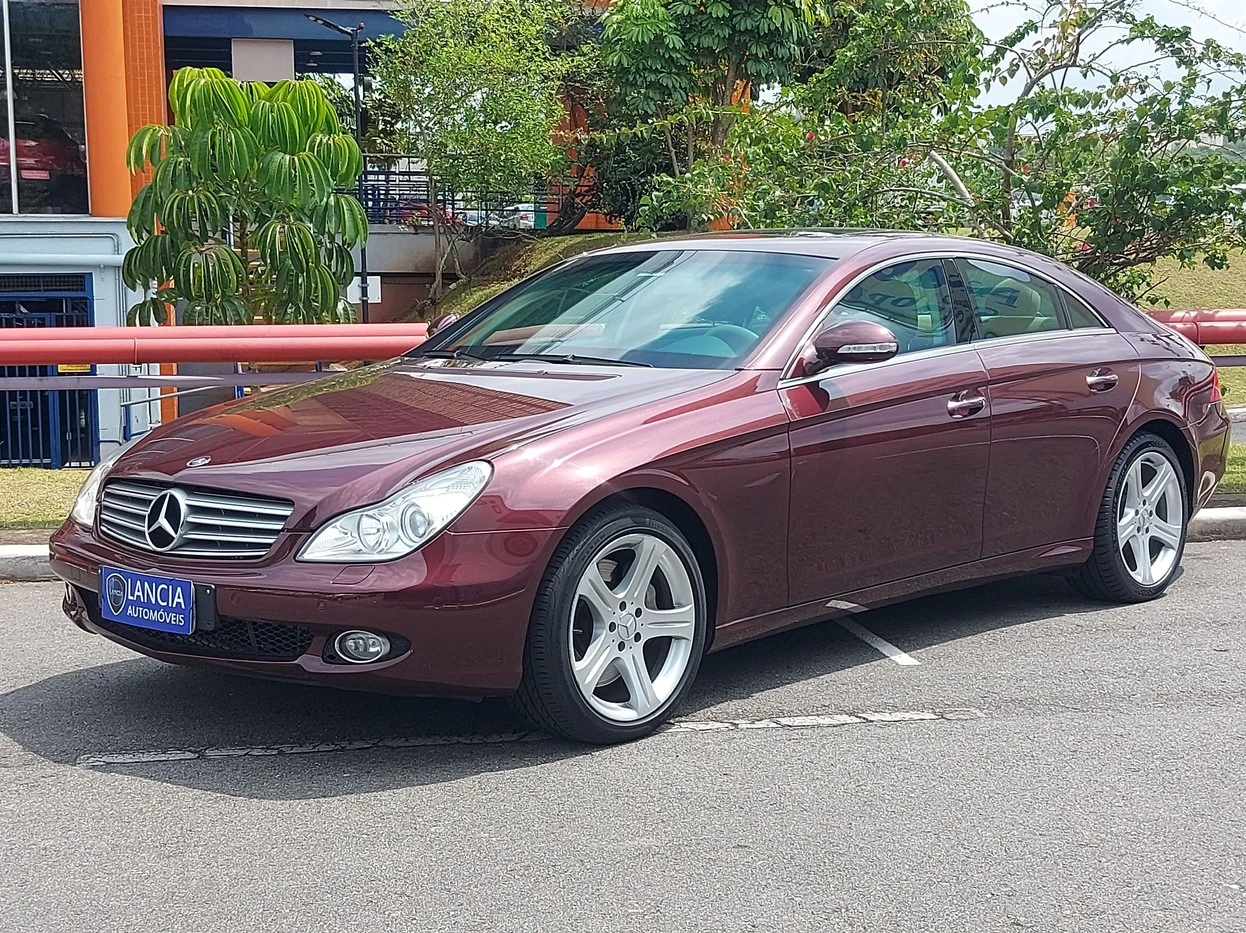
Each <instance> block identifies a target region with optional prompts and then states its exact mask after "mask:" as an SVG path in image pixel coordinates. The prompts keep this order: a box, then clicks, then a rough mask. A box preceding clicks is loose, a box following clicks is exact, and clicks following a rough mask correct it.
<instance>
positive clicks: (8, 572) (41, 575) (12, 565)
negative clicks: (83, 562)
mask: <svg viewBox="0 0 1246 933" xmlns="http://www.w3.org/2000/svg"><path fill="white" fill-rule="evenodd" d="M1243 511H1246V510H1243ZM55 579H56V575H55V574H53V573H52V568H51V567H50V566H48V546H47V545H46V544H0V582H7V583H45V582H47V581H49V580H55Z"/></svg>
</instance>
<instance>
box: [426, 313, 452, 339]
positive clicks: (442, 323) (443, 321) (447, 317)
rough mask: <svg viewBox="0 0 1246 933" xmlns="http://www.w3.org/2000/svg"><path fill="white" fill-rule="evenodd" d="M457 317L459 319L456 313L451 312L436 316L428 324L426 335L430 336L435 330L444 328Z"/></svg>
mask: <svg viewBox="0 0 1246 933" xmlns="http://www.w3.org/2000/svg"><path fill="white" fill-rule="evenodd" d="M458 319H459V316H458V315H457V314H453V313H451V314H443V315H442V316H441V317H439V318H437V319H436V320H435V321H433V322H432V323H431V324H429V325H428V336H430V337H431V336H432V335H433V334H435V333H437V331H439V330H445V329H446V328H447V327H449V326H450V325H451V324H453V323H454V322H455V321H457V320H458Z"/></svg>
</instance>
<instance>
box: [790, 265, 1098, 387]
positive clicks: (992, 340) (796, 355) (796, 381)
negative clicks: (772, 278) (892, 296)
mask: <svg viewBox="0 0 1246 933" xmlns="http://www.w3.org/2000/svg"><path fill="white" fill-rule="evenodd" d="M923 259H951V260H953V261H955V260H957V259H979V260H981V261H982V262H993V263H996V264H998V265H1003V266H1010V267H1012V268H1016V269H1018V271H1020V272H1024V273H1026V274H1027V275H1033V276H1035V277H1037V278H1039V279H1041V280H1042V281H1044V282H1046V283H1047V284H1048V285H1051V286H1053V287H1054V288H1056V289H1059V290H1060V291H1061V292H1062V293H1063V292H1069V294H1073V293H1072V292H1071V291H1070V290H1069V289H1068V288H1066V287H1065V286H1063V285H1061V284H1060V283H1059V282H1057V281H1055V280H1054V279H1052V278H1051V277H1050V276H1047V275H1045V274H1043V273H1042V272H1040V271H1038V270H1036V269H1035V270H1031V269H1028V268H1025V267H1018V266H1017V264H1016V263H1015V262H1009V261H1008V260H1007V259H1000V258H998V257H996V256H987V255H983V254H982V253H976V252H973V251H970V250H929V251H925V252H920V253H912V254H910V255H908V256H903V257H898V258H897V257H894V256H893V257H891V258H890V259H882V260H879V261H878V262H877V263H876V264H874V265H872V266H870V267H869V268H868V269H866V270H864V271H863V272H860V273H858V274H857V275H855V276H853V277H852V278H851V279H849V280H848V282H847V283H846V284H845V285H844V287H843V288H842V289H841V290H840V292H839V294H838V295H836V296H835V300H834V301H832V302H831V303H830V304H828V305H827V306H826V307H825V308H823V309H822V312H821V313H820V314H819V315H818V316H817V317H815V318H814V320H813V323H812V324H810V325H809V327H808V328H806V329H805V332H804V334H802V335H801V338H800V340H798V341H797V343H796V348H795V349H794V350H793V351H792V353H791V355H790V356H789V357H788V360H787V364H786V365H784V367H783V368H782V369H781V370H780V372H781V373H785V374H790V373H791V371H792V367H793V366H795V365H796V361H797V360H798V359H800V354H801V351H802V350H804V349H805V347H806V346H808V344H809V341H811V340H812V339H813V336H814V334H816V333H817V332H818V326H819V325H820V324H821V323H822V322H823V321H825V320H826V319H827V317H829V316H830V314H831V312H832V311H834V310H835V308H836V307H838V306H839V303H840V301H841V300H843V298H844V297H845V296H846V295H848V294H849V293H850V292H851V291H852V290H853V289H854V288H855V287H856V286H857V285H858V284H859V283H860V282H862V281H864V280H865V279H867V278H869V277H870V276H871V275H873V274H874V273H875V272H878V271H879V270H881V269H886V268H887V267H888V266H894V265H898V264H899V263H902V262H920V261H921V260H923ZM968 288H969V287H968V285H966V286H965V290H966V291H968ZM1074 297H1075V298H1076V297H1077V296H1076V295H1074ZM971 300H972V296H971ZM1082 304H1084V305H1086V307H1088V308H1090V310H1091V311H1093V312H1094V314H1095V317H1097V318H1099V319H1100V320H1101V321H1102V320H1103V316H1102V315H1100V314H1099V313H1098V312H1097V311H1095V309H1094V308H1093V307H1092V306H1091V305H1090V304H1089V302H1087V301H1085V300H1082ZM1105 331H1106V332H1111V333H1116V328H1114V327H1111V326H1110V325H1108V324H1106V323H1105V324H1104V325H1103V326H1102V327H1078V328H1072V327H1063V328H1061V329H1060V330H1049V331H1039V332H1038V333H1035V334H1021V335H1014V336H1010V337H986V338H981V337H980V338H978V339H976V340H971V341H970V342H969V343H956V344H951V345H949V346H946V347H933V348H931V349H929V350H918V351H916V352H914V353H901V354H898V355H897V356H895V357H892V359H890V360H886V361H885V362H882V363H861V364H852V365H854V366H888V365H890V364H892V363H894V362H896V361H897V360H911V359H919V358H925V357H927V356H930V355H932V354H934V353H938V352H939V351H947V350H954V349H960V348H972V347H975V346H978V345H979V344H984V343H986V344H990V345H991V346H1000V344H1001V342H1002V341H1026V340H1034V339H1041V338H1044V337H1047V338H1050V337H1053V336H1055V337H1067V336H1070V335H1073V334H1100V333H1104V332H1105ZM830 371H831V370H829V369H824V370H822V372H820V373H816V374H815V375H814V376H791V375H783V376H780V377H779V388H781V389H783V388H787V387H788V386H793V385H801V384H803V383H806V382H814V381H817V380H818V379H821V378H826V373H828V372H830ZM835 372H836V373H840V372H843V370H841V369H838V368H835Z"/></svg>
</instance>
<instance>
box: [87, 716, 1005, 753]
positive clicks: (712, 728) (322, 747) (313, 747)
mask: <svg viewBox="0 0 1246 933" xmlns="http://www.w3.org/2000/svg"><path fill="white" fill-rule="evenodd" d="M982 716H983V714H982V711H981V710H979V709H975V708H973V707H969V706H967V707H955V708H951V709H909V710H888V711H878V712H862V713H815V714H810V715H785V716H774V717H771V718H768V719H676V720H674V721H672V722H670V723H668V724H667V725H665V726H662V727H660V728H659V729H658V734H659V735H665V734H687V733H692V732H740V731H747V730H753V729H781V730H786V731H792V730H799V729H825V728H830V727H835V726H854V725H855V726H861V725H869V724H872V723H874V724H877V723H903V722H930V721H937V720H943V721H948V722H957V721H962V720H968V719H981V718H982ZM550 740H551V736H548V735H545V734H544V733H542V732H493V733H487V734H482V735H422V736H415V737H412V738H404V739H369V740H363V741H354V742H317V743H314V744H309V745H235V746H219V747H211V748H182V749H163V750H160V751H145V752H118V753H115V754H105V755H81V756H79V757H78V759H77V761H75V762H74V763H75V764H76V765H77V766H78V767H80V768H103V767H109V766H115V765H142V764H159V763H162V762H175V761H203V760H209V759H219V758H271V757H274V756H280V755H315V754H321V753H324V752H349V751H363V750H366V749H373V748H431V747H436V746H446V745H513V744H517V743H520V742H545V741H550Z"/></svg>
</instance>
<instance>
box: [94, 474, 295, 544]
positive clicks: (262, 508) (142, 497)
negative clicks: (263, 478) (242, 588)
mask: <svg viewBox="0 0 1246 933" xmlns="http://www.w3.org/2000/svg"><path fill="white" fill-rule="evenodd" d="M170 489H176V490H177V491H178V493H179V495H180V496H181V497H182V500H183V501H184V503H185V509H184V515H183V521H182V533H181V535H180V536H179V538H178V540H177V542H176V544H174V545H173V547H171V548H167V549H165V550H163V551H161V550H160V549H158V548H153V547H152V546H151V543H150V542H149V541H148V537H147V532H146V525H145V522H146V519H147V513H148V510H149V509H150V508H151V505H152V503H153V502H154V501H155V500H156V498H157V497H158V496H159V495H160V494H161V493H163V492H166V491H168V490H170ZM293 511H294V504H293V503H292V502H288V501H286V500H283V499H267V498H262V497H259V496H249V495H242V494H239V493H233V492H222V491H218V490H207V489H196V488H182V487H175V486H168V485H161V484H159V483H147V482H138V481H134V480H118V481H116V482H111V483H107V484H106V485H105V486H104V492H103V495H102V496H101V497H100V516H99V521H100V530H101V531H103V532H104V534H106V535H108V536H109V537H110V538H115V539H116V540H118V541H123V542H125V543H126V544H129V545H130V546H132V547H136V548H139V549H141V550H144V551H154V552H159V553H167V554H172V555H175V556H178V557H221V558H234V559H247V558H252V559H254V558H257V557H263V556H264V555H265V554H267V553H268V550H269V548H271V547H272V546H273V543H274V542H275V541H276V540H277V536H278V535H279V534H280V533H281V529H282V527H283V526H284V525H285V523H286V519H288V518H289V517H290V513H291V512H293Z"/></svg>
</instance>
